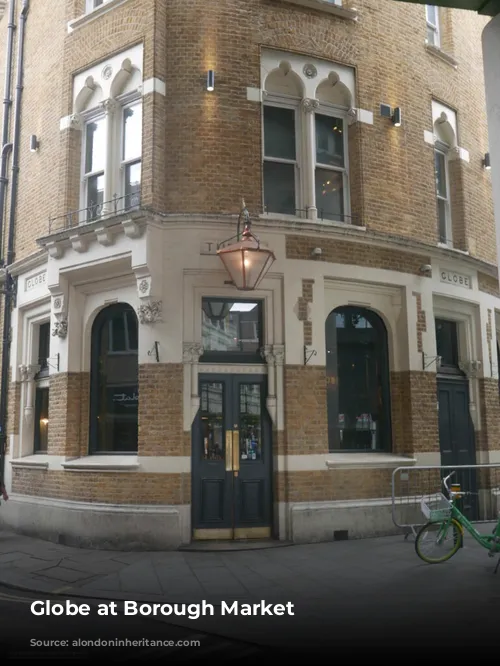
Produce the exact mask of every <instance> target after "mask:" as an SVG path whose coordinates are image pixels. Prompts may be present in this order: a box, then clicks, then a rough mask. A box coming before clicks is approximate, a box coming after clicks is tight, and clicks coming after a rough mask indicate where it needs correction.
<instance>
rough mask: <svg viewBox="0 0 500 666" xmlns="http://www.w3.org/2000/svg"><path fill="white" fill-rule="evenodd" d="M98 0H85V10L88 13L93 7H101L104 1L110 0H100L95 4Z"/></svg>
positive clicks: (108, 0)
mask: <svg viewBox="0 0 500 666" xmlns="http://www.w3.org/2000/svg"><path fill="white" fill-rule="evenodd" d="M97 2H98V0H86V3H85V12H86V13H87V14H89V13H90V12H93V11H94V9H98V8H99V7H102V6H103V5H105V4H106V3H108V2H110V0H102V2H100V3H99V4H97Z"/></svg>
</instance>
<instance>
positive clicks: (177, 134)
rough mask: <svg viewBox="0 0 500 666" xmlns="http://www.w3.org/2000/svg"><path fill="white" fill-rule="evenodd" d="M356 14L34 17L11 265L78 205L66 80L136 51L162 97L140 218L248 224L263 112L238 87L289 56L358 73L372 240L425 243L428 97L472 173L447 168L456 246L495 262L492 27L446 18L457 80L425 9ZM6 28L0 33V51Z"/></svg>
mask: <svg viewBox="0 0 500 666" xmlns="http://www.w3.org/2000/svg"><path fill="white" fill-rule="evenodd" d="M355 4H356V7H357V8H358V9H359V11H360V16H361V19H360V20H359V21H358V22H357V23H354V22H349V21H344V20H342V19H339V18H338V17H335V16H332V15H330V14H327V13H325V12H321V11H314V10H308V9H305V8H301V7H297V6H296V5H293V4H289V3H287V2H278V1H277V0H269V1H267V2H263V1H262V0H232V2H224V3H209V4H207V3H206V2H201V0H170V1H169V2H168V3H159V2H154V1H153V0H128V1H127V2H125V3H123V4H121V5H119V6H117V7H114V8H113V9H112V10H111V11H109V12H107V13H105V14H104V15H102V16H100V17H98V18H97V19H96V20H94V21H92V22H91V23H89V24H87V25H84V26H82V27H80V28H78V29H76V30H75V31H73V32H72V33H71V34H68V31H67V20H68V19H70V18H75V17H76V16H78V15H79V14H81V12H82V7H83V6H84V3H83V0H82V1H81V2H77V1H76V0H67V2H64V1H63V0H61V1H60V2H57V3H43V2H35V3H32V4H31V9H30V13H29V17H28V25H27V33H26V34H27V37H26V73H25V86H24V93H23V130H22V149H21V156H20V157H21V171H20V190H19V208H18V216H17V239H16V257H17V258H21V257H22V256H26V254H28V253H30V252H32V251H33V250H34V249H35V248H36V245H35V239H36V238H37V237H40V236H42V235H44V234H45V233H46V232H47V226H48V218H49V216H51V215H55V214H63V213H65V212H67V210H68V209H71V208H74V207H75V206H76V205H78V199H77V189H78V188H77V184H78V178H79V174H78V168H79V156H78V153H79V147H78V141H77V140H76V139H75V138H74V136H73V135H74V131H70V130H66V131H63V132H60V130H59V121H60V118H61V117H62V116H65V115H67V114H68V113H70V112H71V86H72V76H73V75H74V74H75V73H76V72H78V71H81V70H83V69H85V68H86V67H88V66H90V65H91V64H94V63H95V62H98V61H101V60H103V59H105V58H106V57H108V56H110V55H112V54H114V53H116V52H119V51H121V50H123V49H125V48H126V47H128V46H131V45H133V44H136V43H139V42H142V43H143V44H144V78H145V79H148V78H150V77H153V76H155V77H158V78H160V79H161V80H163V81H165V82H166V88H167V91H168V92H167V98H166V99H165V98H163V97H162V96H161V95H153V96H151V97H148V98H147V99H146V100H145V108H144V142H143V145H144V156H143V157H144V160H143V201H144V202H145V203H146V204H147V205H152V206H153V207H154V208H156V209H158V210H162V211H166V212H193V213H200V212H206V213H234V211H235V210H236V208H237V207H238V206H239V201H240V198H241V196H242V194H244V196H245V198H246V200H247V204H248V206H249V209H250V210H251V211H252V212H257V211H259V210H261V205H262V201H261V120H260V106H259V105H258V104H255V103H253V102H250V101H248V100H247V98H246V88H247V87H260V50H261V48H263V47H266V48H278V49H285V50H291V51H294V52H298V53H302V54H305V55H309V56H310V57H319V58H324V59H328V60H331V61H334V62H339V63H342V64H346V65H349V66H353V67H355V68H356V74H357V81H356V87H357V96H358V100H357V104H358V106H359V107H361V108H363V109H367V110H371V111H373V113H374V125H373V126H370V125H358V126H356V127H355V128H354V129H352V130H350V133H351V134H352V136H351V144H352V145H351V146H350V148H351V157H352V159H353V165H352V168H353V171H352V178H351V180H352V199H353V202H352V205H353V212H355V213H356V214H361V215H362V218H363V219H362V223H363V224H366V226H367V227H368V228H369V229H371V230H373V231H377V232H381V233H389V234H391V235H395V236H403V237H407V238H416V239H419V240H421V241H424V242H428V243H430V244H431V245H435V243H436V239H437V236H436V233H437V232H436V230H437V220H436V206H435V182H434V166H433V151H432V148H431V147H430V146H428V145H427V144H426V143H425V142H424V139H423V133H424V130H432V118H431V99H432V98H433V97H435V98H437V99H438V100H440V101H441V102H443V103H445V104H447V105H449V106H451V107H452V108H455V109H456V110H457V113H458V118H459V142H460V145H461V146H463V147H465V148H466V149H467V150H469V152H470V162H469V163H465V162H460V163H459V164H457V165H456V169H457V170H458V171H459V176H457V177H458V181H459V189H460V192H459V193H458V197H459V200H460V201H461V202H462V203H460V207H461V212H460V213H457V225H458V227H459V229H458V232H457V233H458V236H457V238H458V241H459V243H460V244H461V245H464V246H466V247H468V248H469V250H470V252H471V253H472V255H475V256H477V257H479V258H481V259H484V260H485V261H488V262H495V261H496V257H495V242H494V224H493V214H492V204H491V184H490V180H489V175H488V174H487V173H486V172H485V171H484V169H483V168H482V165H481V160H482V157H483V155H484V153H485V152H486V150H487V148H488V140H487V127H486V117H485V105H484V90H483V67H482V54H481V31H482V28H483V26H484V25H485V23H486V19H485V18H483V17H479V16H477V15H475V14H474V13H473V12H464V11H459V10H452V11H450V12H449V13H448V14H446V15H445V26H446V29H445V33H446V39H445V42H446V46H447V49H448V50H452V55H453V56H454V57H455V58H456V60H457V62H458V68H457V69H456V70H455V69H454V68H453V67H451V66H450V65H449V64H447V63H445V62H443V61H442V60H440V59H439V58H437V57H436V56H435V55H433V54H432V53H429V52H428V50H427V49H426V48H425V46H424V39H425V34H426V27H425V13H424V7H423V6H420V5H413V4H410V3H397V2H394V0H360V2H356V3H355ZM6 24H7V21H6V20H5V19H4V20H1V21H0V52H2V53H3V52H4V49H5V39H6ZM388 26H390V30H388ZM4 66H5V63H3V62H2V63H1V64H0V80H3V70H4ZM209 68H214V69H215V70H216V91H215V94H213V95H207V93H206V91H205V89H204V80H205V76H206V71H207V69H209ZM14 74H15V72H14ZM381 102H386V103H388V104H391V105H392V106H400V107H401V108H402V110H403V126H402V127H401V128H399V129H398V130H395V129H394V128H393V127H392V125H391V123H390V122H388V121H387V119H385V118H381V117H380V114H379V105H380V103H381ZM32 133H36V134H37V135H38V137H39V139H40V142H41V146H40V150H39V152H38V153H36V154H32V153H30V151H29V147H28V137H29V135H30V134H32ZM76 136H78V133H76ZM454 168H455V167H454ZM455 203H456V202H455Z"/></svg>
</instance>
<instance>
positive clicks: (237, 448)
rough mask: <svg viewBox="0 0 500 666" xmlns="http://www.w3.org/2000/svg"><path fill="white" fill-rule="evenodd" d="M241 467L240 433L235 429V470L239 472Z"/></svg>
mask: <svg viewBox="0 0 500 666" xmlns="http://www.w3.org/2000/svg"><path fill="white" fill-rule="evenodd" d="M239 469H240V433H239V431H238V430H233V471H234V472H235V473H236V475H237V474H238V471H239Z"/></svg>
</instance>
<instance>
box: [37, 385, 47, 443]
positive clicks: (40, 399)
mask: <svg viewBox="0 0 500 666" xmlns="http://www.w3.org/2000/svg"><path fill="white" fill-rule="evenodd" d="M48 433H49V389H48V388H37V389H36V391H35V442H34V451H35V453H47V443H48Z"/></svg>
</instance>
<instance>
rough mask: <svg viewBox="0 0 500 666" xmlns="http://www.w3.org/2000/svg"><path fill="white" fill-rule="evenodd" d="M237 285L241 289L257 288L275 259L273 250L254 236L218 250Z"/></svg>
mask: <svg viewBox="0 0 500 666" xmlns="http://www.w3.org/2000/svg"><path fill="white" fill-rule="evenodd" d="M218 255H219V257H220V259H221V261H222V263H223V264H224V266H225V267H226V270H227V272H228V273H229V275H230V277H231V280H232V281H233V283H234V285H235V287H236V288H237V289H239V290H241V291H252V290H253V289H256V288H257V287H258V286H259V284H260V282H261V281H262V279H263V278H264V276H265V275H266V273H267V272H268V270H269V269H270V267H271V265H272V264H273V262H274V261H275V256H274V253H273V252H272V251H271V250H267V249H265V248H262V247H260V243H259V242H258V241H257V240H256V239H255V238H254V237H252V236H244V237H243V239H242V240H241V241H239V242H237V243H233V244H232V245H228V246H226V247H224V248H222V249H220V250H219V251H218Z"/></svg>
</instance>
